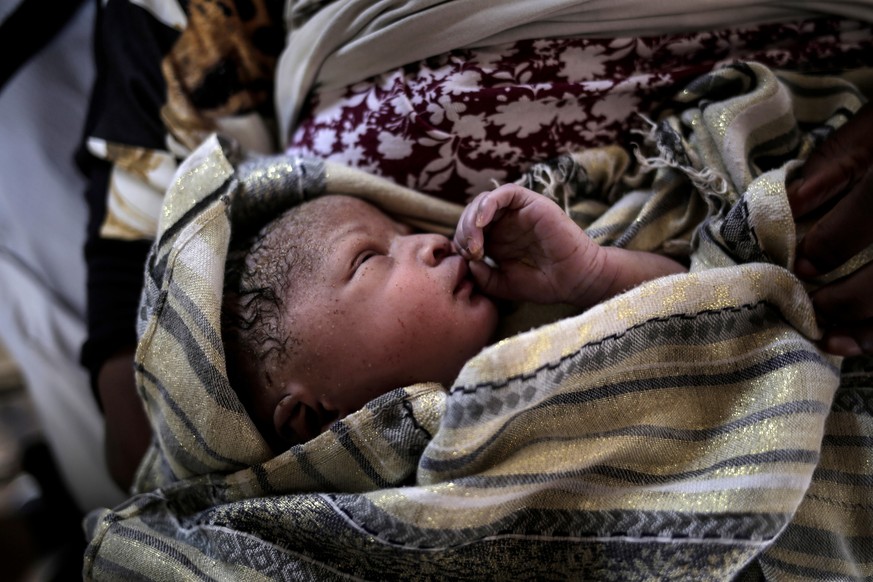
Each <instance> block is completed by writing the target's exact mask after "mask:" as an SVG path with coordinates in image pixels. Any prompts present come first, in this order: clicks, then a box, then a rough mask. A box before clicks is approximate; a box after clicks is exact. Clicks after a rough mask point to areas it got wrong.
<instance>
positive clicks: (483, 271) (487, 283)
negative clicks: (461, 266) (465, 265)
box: [469, 261, 499, 295]
mask: <svg viewBox="0 0 873 582" xmlns="http://www.w3.org/2000/svg"><path fill="white" fill-rule="evenodd" d="M469 265H470V274H471V275H472V276H473V281H475V282H476V286H477V287H479V289H480V290H481V291H482V292H483V293H485V294H486V295H495V292H496V291H497V287H498V284H497V280H498V278H499V274H498V273H497V272H496V270H495V269H494V268H492V267H491V266H489V265H488V263H486V262H485V261H470V263H469Z"/></svg>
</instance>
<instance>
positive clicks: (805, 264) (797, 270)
mask: <svg viewBox="0 0 873 582" xmlns="http://www.w3.org/2000/svg"><path fill="white" fill-rule="evenodd" d="M794 274H795V275H797V276H798V277H799V278H800V279H815V278H816V277H818V276H819V272H818V269H816V268H815V266H814V265H813V264H812V263H811V262H810V261H809V259H807V258H806V257H797V259H796V260H795V261H794Z"/></svg>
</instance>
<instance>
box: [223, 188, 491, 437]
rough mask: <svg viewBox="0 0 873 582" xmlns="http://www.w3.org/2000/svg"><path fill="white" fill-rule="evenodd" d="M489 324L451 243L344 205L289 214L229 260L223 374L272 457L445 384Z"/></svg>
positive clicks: (312, 206)
mask: <svg viewBox="0 0 873 582" xmlns="http://www.w3.org/2000/svg"><path fill="white" fill-rule="evenodd" d="M496 325H497V309H496V307H495V305H494V304H493V303H492V302H491V300H490V299H488V298H487V297H485V296H484V295H481V294H480V293H478V291H477V290H476V289H475V287H474V285H473V283H472V278H471V277H470V276H469V274H468V269H467V263H466V261H465V260H464V259H463V258H462V257H461V256H460V255H458V254H457V253H455V252H454V250H453V247H452V244H451V242H450V241H449V239H447V238H446V237H444V236H441V235H436V234H420V233H418V234H417V233H414V232H413V231H412V229H411V228H409V227H408V226H405V225H403V224H401V223H399V222H396V221H394V220H393V219H391V218H390V217H389V216H388V215H386V214H385V213H383V212H382V211H380V210H379V209H377V208H376V207H375V206H372V205H371V204H368V203H366V202H364V201H362V200H359V199H356V198H352V197H347V196H326V197H324V198H319V199H316V200H313V201H310V202H307V203H304V204H302V205H300V206H297V207H295V208H292V209H291V210H289V211H287V212H285V213H284V214H283V215H282V216H280V217H279V218H277V219H276V220H274V221H273V222H271V223H270V224H269V225H267V226H266V227H265V228H264V229H263V230H261V232H260V233H259V234H258V235H257V236H256V237H255V239H254V242H253V243H251V244H247V245H245V248H243V249H240V250H236V251H233V250H232V251H231V253H230V256H229V259H228V267H227V281H226V284H225V295H224V306H223V316H222V335H223V338H224V342H225V347H226V352H227V363H228V375H229V376H230V380H231V384H232V385H233V386H234V388H235V389H236V390H237V393H238V394H239V396H240V399H241V400H242V401H243V404H244V405H245V406H246V409H247V410H248V411H249V414H250V415H251V416H252V418H253V420H254V421H255V423H256V425H257V426H258V428H259V430H260V431H261V433H262V434H263V435H264V437H265V438H266V440H267V442H269V443H270V445H271V446H272V447H273V448H274V449H275V450H282V449H284V448H287V447H288V446H289V445H292V444H296V443H300V442H304V441H307V440H309V439H311V438H313V437H315V436H316V435H318V434H320V433H321V432H322V431H323V430H324V429H326V428H327V427H328V426H329V425H330V424H331V423H332V422H333V421H334V420H336V419H338V418H342V417H343V416H346V415H347V414H349V413H351V412H354V411H355V410H358V409H360V408H361V407H363V406H364V404H366V403H367V402H369V401H370V400H372V399H373V398H375V397H376V396H379V395H380V394H383V393H385V392H388V391H390V390H392V389H394V388H398V387H401V386H407V385H409V384H414V383H417V382H428V381H435V382H441V383H443V384H449V383H450V382H452V381H453V380H454V379H455V376H456V375H457V373H458V372H459V371H460V369H461V367H462V366H463V365H464V363H465V362H466V361H467V360H468V359H469V358H471V357H472V356H474V355H476V354H477V353H478V352H479V351H480V350H481V349H482V348H483V347H484V346H485V345H487V343H488V342H489V340H490V339H491V337H492V335H493V333H494V331H495V328H496Z"/></svg>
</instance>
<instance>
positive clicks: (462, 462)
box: [421, 396, 828, 471]
mask: <svg viewBox="0 0 873 582" xmlns="http://www.w3.org/2000/svg"><path fill="white" fill-rule="evenodd" d="M568 399H569V396H568V398H557V397H556V398H551V399H549V400H547V401H545V402H544V403H542V404H540V405H539V406H538V407H537V408H541V407H545V406H551V405H557V406H564V405H566V404H567V403H568V402H566V400H568ZM827 412H828V406H827V405H826V404H824V403H822V402H819V401H816V400H800V401H795V402H787V403H784V404H779V405H776V406H771V407H769V408H766V409H764V410H760V411H758V412H756V413H753V414H749V415H747V416H745V417H743V418H738V419H736V420H734V421H731V422H728V423H726V424H723V425H720V426H717V427H710V428H705V429H699V430H693V429H686V430H682V429H677V428H672V427H665V426H655V425H635V426H629V427H623V428H619V429H615V430H610V431H598V432H582V431H580V432H579V433H578V434H576V435H573V436H571V437H548V438H536V439H530V440H528V441H526V442H524V443H520V444H519V445H517V446H516V447H515V448H516V450H517V451H518V452H521V451H523V450H524V449H526V448H528V447H536V446H538V445H540V444H541V443H543V442H551V443H559V442H568V441H576V440H582V439H600V438H614V437H622V436H636V437H646V438H656V439H670V440H677V441H692V442H694V441H698V442H699V441H704V440H708V439H712V438H716V437H718V436H720V435H725V434H730V433H732V432H734V431H736V430H740V429H742V428H745V427H749V426H753V425H755V424H758V423H760V422H763V421H765V420H768V419H771V418H778V417H783V416H790V415H794V414H818V415H821V416H824V415H825V414H827ZM516 422H521V423H524V422H526V419H525V418H524V415H518V416H513V417H511V418H510V419H509V420H508V421H507V422H506V423H504V424H503V425H502V426H500V427H499V428H498V429H496V430H495V431H494V432H493V434H492V435H491V437H489V438H488V440H486V441H485V442H484V443H483V444H482V445H481V446H479V447H477V448H476V449H474V450H472V451H471V452H470V453H469V454H467V455H459V456H456V457H453V458H451V459H432V458H430V457H424V458H422V460H421V466H422V468H423V469H426V470H430V471H451V470H453V469H458V468H461V467H463V466H466V464H467V463H474V462H475V459H476V457H478V456H479V455H481V454H483V453H484V452H486V451H487V449H488V448H489V447H490V446H491V445H492V444H493V443H494V442H495V441H496V440H498V438H500V436H501V435H503V434H504V433H505V432H507V431H511V430H512V427H513V425H514V424H515V423H516Z"/></svg>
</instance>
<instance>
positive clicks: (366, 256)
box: [354, 251, 379, 271]
mask: <svg viewBox="0 0 873 582" xmlns="http://www.w3.org/2000/svg"><path fill="white" fill-rule="evenodd" d="M378 255H379V253H377V252H376V251H364V252H362V253H361V254H359V255H358V256H357V258H356V259H355V269H354V270H355V271H357V270H358V269H360V268H361V267H362V266H363V265H364V263H366V262H367V261H369V260H370V259H372V258H373V257H376V256H378Z"/></svg>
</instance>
